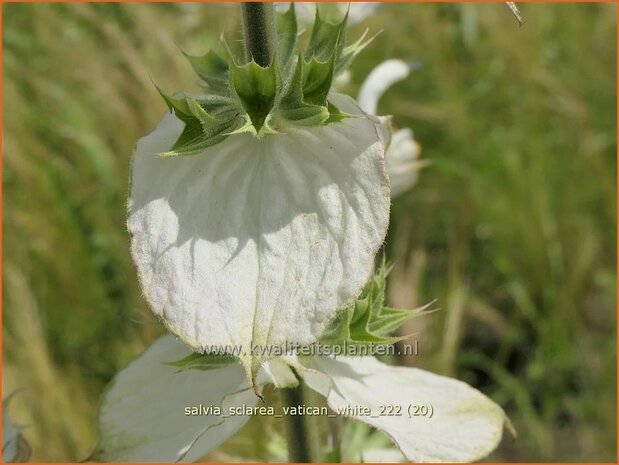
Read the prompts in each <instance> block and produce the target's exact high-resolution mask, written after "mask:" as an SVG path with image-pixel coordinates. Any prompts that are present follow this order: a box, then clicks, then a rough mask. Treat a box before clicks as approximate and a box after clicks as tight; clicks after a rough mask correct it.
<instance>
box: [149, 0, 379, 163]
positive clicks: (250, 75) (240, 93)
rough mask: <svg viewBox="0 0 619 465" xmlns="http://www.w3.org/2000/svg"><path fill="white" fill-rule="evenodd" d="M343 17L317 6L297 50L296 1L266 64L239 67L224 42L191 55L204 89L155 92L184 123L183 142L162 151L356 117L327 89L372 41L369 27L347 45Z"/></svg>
mask: <svg viewBox="0 0 619 465" xmlns="http://www.w3.org/2000/svg"><path fill="white" fill-rule="evenodd" d="M346 21H347V15H346V17H344V18H343V19H342V20H341V21H340V22H338V23H330V22H327V21H325V20H324V19H323V18H322V17H321V15H320V13H319V11H318V9H317V12H316V19H315V22H314V26H313V29H312V32H311V36H310V38H309V43H308V45H307V47H306V48H305V50H300V47H299V44H298V29H297V20H296V15H295V11H294V4H291V6H290V9H289V10H288V11H287V12H286V13H282V14H278V15H277V21H276V24H277V47H276V50H275V52H274V56H273V58H272V60H271V63H270V64H269V65H268V66H267V67H262V66H260V65H258V64H257V63H256V62H255V61H254V60H252V61H250V62H248V63H244V64H240V62H239V60H237V59H236V58H235V57H234V55H233V53H232V52H231V50H230V49H229V48H228V46H227V44H225V42H223V43H222V47H221V50H218V51H215V50H211V51H209V52H208V53H206V54H205V55H203V56H189V55H186V56H187V59H188V60H189V62H190V64H191V66H192V67H193V69H194V71H195V72H196V74H197V75H198V76H199V78H200V79H201V81H202V82H203V84H204V87H205V91H206V92H205V94H204V95H201V96H199V97H191V96H188V95H184V94H183V95H181V94H177V95H175V96H169V95H166V94H164V93H163V92H162V91H161V90H159V89H158V90H159V92H160V94H161V96H162V97H163V99H164V101H165V102H166V104H167V106H168V108H169V109H170V111H171V112H174V114H175V115H176V116H177V117H178V118H179V119H180V120H181V121H183V122H184V123H185V128H184V130H183V132H182V134H181V135H180V137H179V139H178V140H177V141H176V143H175V144H174V145H173V146H172V148H171V149H170V150H169V151H168V152H165V153H163V154H161V155H163V156H178V155H193V154H197V153H199V152H201V151H202V150H204V149H205V148H207V147H211V146H213V145H215V144H217V143H219V142H221V141H222V140H224V139H225V138H226V137H228V136H230V135H232V134H240V133H250V134H253V135H254V136H256V137H258V138H261V137H264V136H265V135H268V134H277V133H281V132H285V131H286V130H287V128H290V127H295V126H296V127H299V126H303V127H308V126H320V125H325V124H331V123H336V122H339V121H341V120H342V119H344V118H347V117H351V116H352V115H349V114H346V113H344V112H342V111H340V110H339V109H338V108H337V107H336V106H335V105H333V104H332V103H331V102H329V92H330V90H331V86H332V84H333V80H334V79H335V77H336V76H337V75H338V74H339V73H340V72H342V71H343V70H344V69H346V67H347V66H349V65H350V63H351V62H352V60H353V59H354V57H355V56H356V55H357V54H359V52H361V50H363V49H364V48H365V47H366V46H367V45H368V44H369V42H370V41H371V40H372V39H371V38H370V39H366V33H367V31H366V33H365V34H363V36H362V37H361V38H360V39H359V40H357V41H356V42H355V43H353V44H351V45H346V44H345V42H346V39H345V36H346Z"/></svg>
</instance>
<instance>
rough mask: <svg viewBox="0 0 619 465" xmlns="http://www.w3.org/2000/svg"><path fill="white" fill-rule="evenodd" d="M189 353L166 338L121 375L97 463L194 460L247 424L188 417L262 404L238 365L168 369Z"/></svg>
mask: <svg viewBox="0 0 619 465" xmlns="http://www.w3.org/2000/svg"><path fill="white" fill-rule="evenodd" d="M190 353H191V352H190V351H189V349H187V347H185V346H184V345H183V344H181V343H180V342H178V341H177V340H176V338H174V337H173V336H171V335H167V336H163V337H161V338H160V339H158V340H157V341H155V343H154V344H153V345H152V346H150V347H149V348H148V349H147V350H146V351H145V352H144V353H143V354H142V355H141V356H140V357H139V358H137V359H136V360H134V361H133V362H132V363H131V364H129V366H127V367H126V368H125V369H124V370H122V371H121V372H119V373H118V374H117V375H116V377H115V378H114V380H113V381H112V384H111V386H110V387H109V388H108V390H107V391H106V393H105V395H104V397H103V400H102V404H101V408H100V411H99V430H100V437H101V439H100V442H99V444H98V446H97V448H96V449H95V453H94V457H95V458H96V459H97V460H98V461H108V462H112V461H116V462H174V461H181V462H191V461H195V460H198V459H199V458H200V457H202V456H203V455H205V454H206V453H208V452H209V451H210V450H212V449H213V448H215V447H217V446H218V445H219V444H221V443H222V442H223V441H225V440H226V439H227V438H228V437H230V436H232V435H233V434H234V433H236V432H237V431H238V430H239V429H240V428H241V427H242V426H243V425H244V424H245V423H246V422H247V420H248V419H249V416H230V417H228V418H224V417H223V416H221V415H216V414H213V415H209V414H203V415H194V416H192V415H186V411H185V409H186V408H190V409H191V408H192V407H197V408H199V406H200V405H202V406H203V407H204V408H205V409H207V408H208V407H209V406H211V405H212V406H216V407H220V408H222V415H223V414H224V413H226V412H227V411H228V408H229V407H231V406H243V405H248V406H253V405H255V404H256V402H257V401H258V398H257V397H256V396H255V394H254V393H253V391H252V390H251V389H250V386H249V383H248V381H247V378H246V376H245V373H244V371H243V368H242V367H241V365H239V364H233V365H228V366H225V367H223V368H218V369H215V370H210V371H200V370H186V371H179V370H178V368H175V367H172V366H169V365H166V364H165V362H173V361H177V360H179V359H181V358H184V357H186V356H187V355H189V354H190ZM261 381H262V382H266V379H262V380H261ZM211 413H216V412H211Z"/></svg>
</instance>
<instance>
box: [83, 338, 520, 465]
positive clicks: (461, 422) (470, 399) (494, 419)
mask: <svg viewBox="0 0 619 465" xmlns="http://www.w3.org/2000/svg"><path fill="white" fill-rule="evenodd" d="M190 353H191V352H190V350H189V349H188V348H187V347H186V346H184V345H183V344H181V343H180V342H178V341H177V340H176V339H175V338H174V337H173V336H172V335H166V336H163V337H161V338H159V339H158V340H157V341H156V342H155V343H154V344H153V345H152V346H151V347H149V348H148V349H147V350H146V352H144V354H142V355H141V356H140V357H139V358H137V359H136V360H135V361H133V362H132V363H131V364H130V365H129V366H128V367H127V368H125V369H124V370H122V371H121V372H120V373H119V374H118V375H117V376H116V377H115V378H114V381H113V382H112V383H111V385H110V387H109V388H108V390H107V392H106V394H105V395H104V397H103V399H102V403H101V408H100V411H99V430H100V437H101V439H100V441H99V444H98V445H97V448H96V449H95V452H94V454H93V456H92V457H91V459H95V460H97V461H107V462H110V461H117V462H147V461H157V462H191V461H196V460H198V459H200V458H201V457H203V456H204V455H206V454H207V453H209V452H211V451H212V450H213V449H215V448H216V447H218V446H219V445H220V444H222V443H223V442H224V441H225V440H226V439H228V438H229V437H231V436H233V435H234V434H235V433H236V432H237V431H238V430H239V429H240V428H241V427H242V426H243V425H244V424H245V423H246V422H247V421H248V420H249V418H250V416H249V414H245V413H246V412H247V411H248V409H247V408H249V410H250V409H251V407H253V406H255V405H256V404H258V403H259V402H260V401H259V400H258V398H257V397H256V396H255V395H254V394H253V392H252V390H251V387H250V383H249V381H248V380H247V378H246V377H245V374H244V372H243V368H242V367H241V366H240V365H239V364H231V365H227V366H223V367H222V368H217V369H213V370H209V371H201V370H178V369H177V368H175V367H172V366H169V365H167V364H165V362H169V361H174V360H177V359H179V358H182V357H185V356H187V355H189V354H190ZM291 367H294V370H295V371H296V372H297V373H298V374H299V375H300V376H301V377H302V378H303V379H304V380H305V382H306V383H307V386H308V387H310V388H311V389H313V390H315V391H316V392H318V393H319V394H321V395H322V396H324V397H326V400H327V403H328V404H329V406H330V407H331V409H332V410H333V411H334V412H336V413H338V414H340V415H343V416H348V417H350V418H353V419H355V420H357V421H361V422H364V423H367V424H369V425H371V426H373V427H375V428H377V429H379V430H381V431H383V432H384V433H386V434H387V435H388V436H389V437H390V438H391V439H392V440H393V443H394V444H395V445H396V446H397V447H398V449H399V450H400V451H401V452H402V455H403V456H404V458H406V460H409V461H413V462H467V461H475V460H479V459H480V458H483V457H485V456H486V455H488V454H489V453H490V452H492V451H493V450H494V449H495V447H496V446H497V444H498V443H499V441H500V439H501V436H502V432H503V428H504V425H505V424H507V425H508V426H509V422H508V420H507V419H506V417H505V413H504V412H503V410H502V409H501V407H499V406H498V405H497V404H495V403H494V402H493V401H492V400H490V399H488V398H487V397H486V396H484V395H483V394H482V393H481V392H479V391H477V390H476V389H473V388H472V387H470V386H468V385H467V384H465V383H463V382H461V381H457V380H455V379H451V378H446V377H444V376H438V375H435V374H433V373H429V372H427V371H423V370H419V369H415V368H405V367H393V366H389V365H385V364H384V363H381V362H379V361H378V360H376V359H375V358H373V357H357V358H352V357H342V358H338V359H332V358H328V357H324V356H321V357H319V356H316V357H305V358H298V359H297V358H296V357H294V356H291V357H286V358H285V359H282V358H276V359H273V360H271V361H269V362H267V363H265V364H264V365H263V367H262V369H261V371H260V373H259V375H258V378H257V383H258V384H259V385H260V386H263V385H266V384H274V385H275V386H276V387H279V388H284V387H290V386H293V385H294V384H295V383H296V378H295V376H294V374H293V373H292V368H291ZM411 404H416V405H426V406H428V405H431V406H432V408H433V415H432V417H429V416H422V415H420V416H411V417H409V416H408V406H409V405H411ZM200 405H201V406H202V407H203V410H199V406H200ZM209 407H213V408H219V409H220V410H219V411H208V410H205V409H208V408H209ZM239 407H241V408H243V407H247V408H245V409H242V411H241V412H240V414H235V415H231V414H230V412H231V409H233V410H235V411H238V408H239ZM347 407H348V408H349V410H347ZM359 407H363V408H366V409H370V411H371V414H363V413H360V411H359V410H358V408H359ZM389 407H393V408H394V409H396V408H398V407H400V408H401V409H402V410H400V411H399V413H400V415H395V414H393V415H386V414H385V413H387V411H386V410H384V408H389ZM187 408H189V410H190V412H191V408H196V409H198V411H197V414H196V415H187ZM381 412H382V413H383V415H381ZM393 413H395V410H393ZM365 446H367V447H368V448H367V449H366V448H364V449H362V450H360V451H359V452H360V453H361V455H362V456H363V457H365V458H366V460H368V461H373V462H377V461H401V460H402V455H401V454H398V453H397V451H396V450H394V449H385V450H383V451H380V450H378V451H377V450H372V449H371V444H364V447H365ZM247 459H248V460H251V458H250V457H248V458H247Z"/></svg>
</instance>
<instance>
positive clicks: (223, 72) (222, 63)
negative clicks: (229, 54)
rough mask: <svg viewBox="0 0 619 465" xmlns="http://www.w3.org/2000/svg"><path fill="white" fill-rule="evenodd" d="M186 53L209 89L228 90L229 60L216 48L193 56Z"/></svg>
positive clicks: (223, 91) (222, 91) (216, 90)
mask: <svg viewBox="0 0 619 465" xmlns="http://www.w3.org/2000/svg"><path fill="white" fill-rule="evenodd" d="M183 53H184V52H183ZM184 55H185V57H186V58H187V60H188V61H189V63H190V64H191V67H192V68H193V70H194V71H195V73H196V74H197V75H198V77H199V78H200V79H202V80H203V81H204V82H205V83H206V85H207V87H208V89H209V90H211V91H213V92H217V93H227V92H228V61H227V60H226V59H225V58H223V57H222V56H221V55H219V54H218V53H217V52H215V51H214V50H209V51H208V52H207V53H206V54H204V55H202V56H192V55H188V54H187V53H184Z"/></svg>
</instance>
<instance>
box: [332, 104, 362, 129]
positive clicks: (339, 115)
mask: <svg viewBox="0 0 619 465" xmlns="http://www.w3.org/2000/svg"><path fill="white" fill-rule="evenodd" d="M327 110H328V112H329V118H328V119H327V120H326V121H325V123H326V124H331V123H339V122H340V121H343V120H345V119H347V118H358V117H359V116H358V115H351V114H350V113H346V112H343V111H342V110H340V109H339V108H338V107H336V106H335V105H333V104H332V103H331V102H327Z"/></svg>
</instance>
